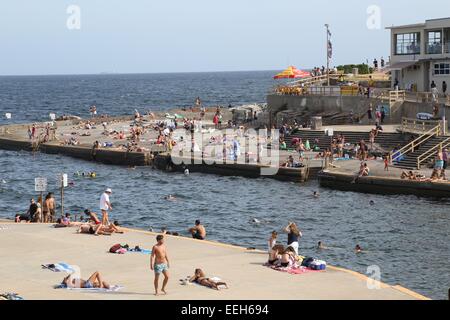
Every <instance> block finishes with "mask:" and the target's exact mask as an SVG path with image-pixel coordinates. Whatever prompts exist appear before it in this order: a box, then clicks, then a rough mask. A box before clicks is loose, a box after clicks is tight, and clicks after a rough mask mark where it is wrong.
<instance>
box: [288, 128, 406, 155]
mask: <svg viewBox="0 0 450 320" xmlns="http://www.w3.org/2000/svg"><path fill="white" fill-rule="evenodd" d="M339 134H343V135H344V137H345V142H346V143H351V144H355V143H359V142H360V141H361V140H364V141H366V142H367V143H369V133H368V132H358V131H346V132H340V131H335V132H334V135H335V136H336V135H339ZM293 138H300V139H302V140H303V143H304V142H305V141H306V140H309V142H310V145H311V147H312V146H313V145H314V141H315V139H319V143H318V145H319V147H320V149H321V150H325V149H327V148H330V144H331V137H329V136H327V135H325V133H324V132H323V131H313V130H299V131H297V132H295V133H294V134H292V135H290V136H288V137H286V138H285V141H286V144H287V146H288V148H290V147H291V146H292V139H293ZM375 143H377V144H379V145H380V146H381V147H382V148H383V149H386V150H392V149H394V148H395V147H398V146H399V145H400V146H403V145H405V144H406V143H407V141H406V137H405V136H404V135H402V134H401V133H379V135H378V137H377V138H376V139H375Z"/></svg>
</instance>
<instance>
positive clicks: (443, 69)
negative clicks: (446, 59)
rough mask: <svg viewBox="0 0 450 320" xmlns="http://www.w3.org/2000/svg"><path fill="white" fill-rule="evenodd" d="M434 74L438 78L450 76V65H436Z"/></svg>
mask: <svg viewBox="0 0 450 320" xmlns="http://www.w3.org/2000/svg"><path fill="white" fill-rule="evenodd" d="M434 74H435V75H437V76H441V75H442V76H445V75H450V63H435V64H434Z"/></svg>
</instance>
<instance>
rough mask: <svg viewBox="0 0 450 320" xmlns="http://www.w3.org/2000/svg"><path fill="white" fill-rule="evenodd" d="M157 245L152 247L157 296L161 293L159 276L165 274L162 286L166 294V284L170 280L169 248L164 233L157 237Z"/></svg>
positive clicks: (151, 262)
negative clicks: (165, 242)
mask: <svg viewBox="0 0 450 320" xmlns="http://www.w3.org/2000/svg"><path fill="white" fill-rule="evenodd" d="M156 241H157V243H156V245H154V246H153V248H152V255H151V257H150V269H151V270H153V271H154V272H155V279H154V282H153V284H154V286H155V296H157V295H159V291H158V287H159V277H160V276H161V274H163V275H164V281H163V285H162V288H161V291H162V292H163V293H164V294H167V292H166V286H167V283H168V282H169V267H170V263H169V257H168V255H167V248H166V245H165V244H164V236H163V235H162V234H160V235H158V236H157V237H156Z"/></svg>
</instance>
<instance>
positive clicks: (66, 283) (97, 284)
mask: <svg viewBox="0 0 450 320" xmlns="http://www.w3.org/2000/svg"><path fill="white" fill-rule="evenodd" d="M61 286H62V287H64V288H81V289H92V288H104V289H109V288H110V286H109V284H108V283H106V282H105V281H103V279H102V276H101V275H100V273H99V272H97V271H96V272H94V273H93V274H92V275H91V276H90V277H89V279H87V280H83V279H80V278H75V277H74V276H73V274H70V275H68V276H67V277H65V278H64V279H63V281H62V282H61Z"/></svg>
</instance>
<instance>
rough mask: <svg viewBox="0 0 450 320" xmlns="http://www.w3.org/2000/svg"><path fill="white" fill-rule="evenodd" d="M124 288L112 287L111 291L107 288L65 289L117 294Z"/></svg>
mask: <svg viewBox="0 0 450 320" xmlns="http://www.w3.org/2000/svg"><path fill="white" fill-rule="evenodd" d="M123 288H124V287H123V286H118V285H115V286H111V287H110V288H109V289H106V288H65V289H67V290H76V291H86V292H99V293H102V292H117V291H120V290H121V289H123Z"/></svg>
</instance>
